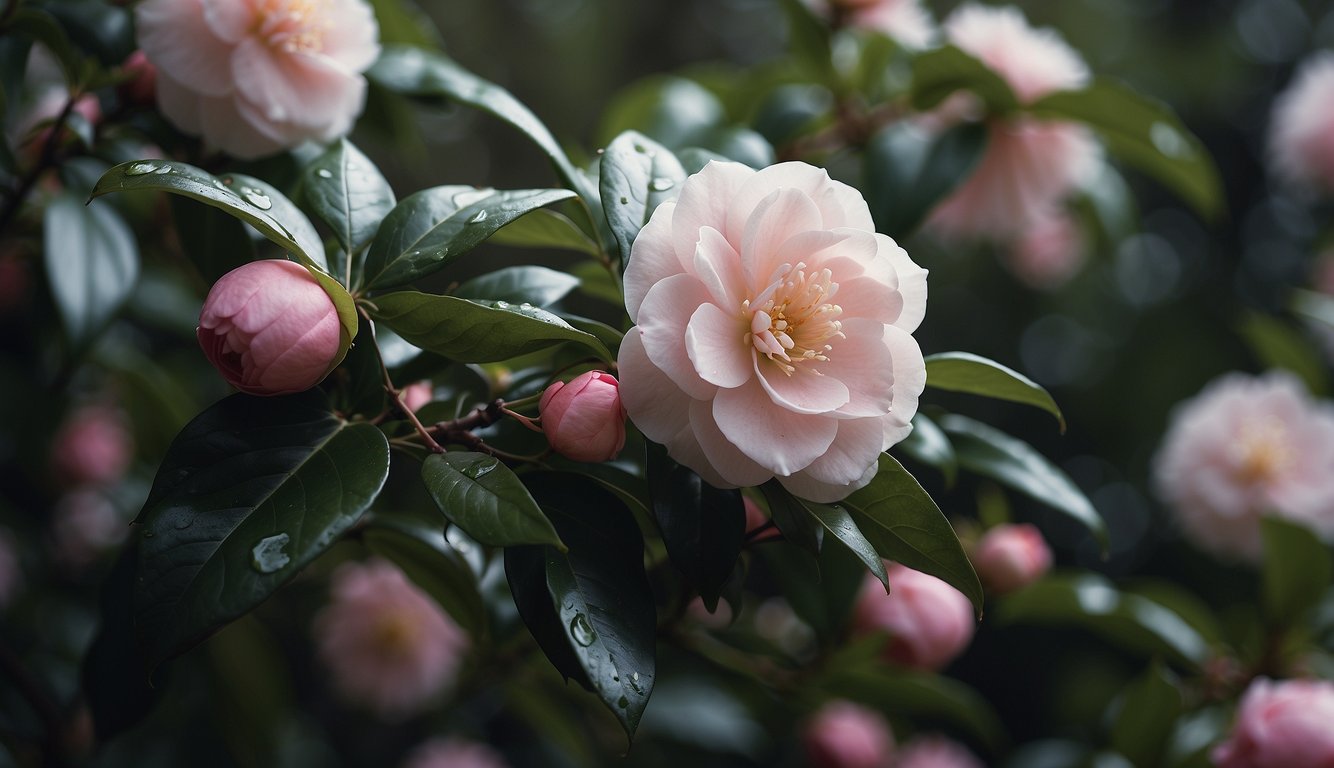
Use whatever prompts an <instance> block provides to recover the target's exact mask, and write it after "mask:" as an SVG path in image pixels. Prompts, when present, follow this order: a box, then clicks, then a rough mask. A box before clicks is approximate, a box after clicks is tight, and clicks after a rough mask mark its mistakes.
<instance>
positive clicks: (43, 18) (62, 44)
mask: <svg viewBox="0 0 1334 768" xmlns="http://www.w3.org/2000/svg"><path fill="white" fill-rule="evenodd" d="M13 7H14V9H15V10H14V13H13V15H12V16H11V17H10V18H7V19H5V20H4V26H5V30H4V32H5V36H9V35H14V36H15V37H26V38H28V39H31V40H35V41H37V42H40V43H41V44H42V46H43V47H44V48H46V50H48V51H50V52H51V53H52V55H54V56H55V59H56V62H57V63H58V64H59V65H60V69H61V72H62V74H63V75H64V76H65V83H66V84H67V85H69V86H71V88H72V87H73V86H75V85H77V84H79V82H80V80H81V79H82V77H83V69H84V67H83V57H82V55H81V54H80V52H79V50H78V49H77V48H76V47H75V46H74V44H73V43H72V42H70V39H69V35H68V34H66V33H65V28H64V27H62V26H61V25H60V22H58V21H56V19H55V17H53V16H52V15H51V14H50V13H48V12H47V11H46V10H44V9H40V8H34V7H33V6H32V5H29V6H28V7H26V8H19V7H17V6H13ZM11 93H17V91H13V92H11Z"/></svg>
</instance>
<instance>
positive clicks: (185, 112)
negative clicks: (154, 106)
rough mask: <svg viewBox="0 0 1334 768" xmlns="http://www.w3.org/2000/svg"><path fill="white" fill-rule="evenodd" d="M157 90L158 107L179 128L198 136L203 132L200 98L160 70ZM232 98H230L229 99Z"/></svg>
mask: <svg viewBox="0 0 1334 768" xmlns="http://www.w3.org/2000/svg"><path fill="white" fill-rule="evenodd" d="M155 89H156V91H157V103H158V107H159V108H161V109H162V114H164V115H166V116H167V119H168V120H170V121H171V122H172V124H173V125H175V126H176V127H177V128H180V129H181V130H182V131H185V132H186V133H190V134H194V135H196V136H198V135H199V133H200V132H201V131H202V130H203V123H201V122H200V118H199V113H200V104H199V100H200V96H199V94H198V93H195V92H194V91H192V90H190V89H189V88H186V87H185V86H184V85H181V84H180V83H178V82H176V81H175V80H173V79H172V78H171V77H170V76H169V75H166V74H163V72H162V71H161V70H158V73H157V80H156V85H155ZM227 98H230V97H227Z"/></svg>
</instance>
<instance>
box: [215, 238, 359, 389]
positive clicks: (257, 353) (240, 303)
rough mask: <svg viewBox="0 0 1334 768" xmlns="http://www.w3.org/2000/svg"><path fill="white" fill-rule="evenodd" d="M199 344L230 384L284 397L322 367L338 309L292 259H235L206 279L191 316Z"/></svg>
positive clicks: (336, 332) (328, 360)
mask: <svg viewBox="0 0 1334 768" xmlns="http://www.w3.org/2000/svg"><path fill="white" fill-rule="evenodd" d="M196 334H197V335H198V336H199V346H201V347H203V348H204V355H205V356H206V357H207V358H208V360H209V362H210V363H213V366H214V367H215V368H217V369H218V372H219V373H221V374H222V377H223V378H224V379H226V380H227V381H228V383H230V384H231V385H232V386H234V387H236V388H237V389H239V390H241V391H242V392H248V393H250V394H252V395H287V394H291V393H293V392H301V391H304V390H307V389H310V388H311V387H313V386H315V385H316V384H318V383H320V380H321V379H323V378H324V376H325V374H327V373H328V372H329V368H330V366H332V365H333V363H334V360H335V358H337V356H338V353H339V351H340V345H341V343H342V342H341V327H340V325H339V322H338V310H336V309H335V308H334V303H333V300H332V299H330V298H329V294H327V293H325V292H324V289H323V288H321V287H320V284H319V283H317V282H315V278H314V277H313V276H312V275H311V274H310V272H309V271H307V270H306V268H305V267H303V266H301V265H300V264H296V263H293V262H290V261H283V260H281V259H270V260H267V261H254V262H251V263H249V264H243V265H241V266H239V267H237V268H236V269H233V270H232V271H231V272H228V273H227V274H225V275H223V276H222V277H221V278H220V279H219V280H218V282H216V283H214V284H213V289H212V290H210V291H209V292H208V297H207V298H206V299H204V309H203V311H202V312H200V313H199V328H198V330H197V331H196Z"/></svg>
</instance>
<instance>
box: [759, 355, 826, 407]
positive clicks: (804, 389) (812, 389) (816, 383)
mask: <svg viewBox="0 0 1334 768" xmlns="http://www.w3.org/2000/svg"><path fill="white" fill-rule="evenodd" d="M754 357H755V362H754V363H753V365H754V366H755V374H756V376H758V377H759V380H760V384H761V385H762V386H763V387H764V391H765V392H766V393H768V395H769V398H770V399H771V400H772V402H773V403H774V405H777V406H779V407H780V408H784V409H786V410H789V411H792V412H793V413H812V414H814V413H829V412H830V411H834V410H837V409H838V408H840V407H841V406H843V405H844V404H846V403H847V402H848V386H847V385H846V384H844V383H843V382H842V381H839V380H838V379H837V378H834V377H833V376H824V375H822V372H820V371H819V369H818V368H817V369H812V368H810V367H809V366H810V363H798V364H797V365H796V368H797V370H796V371H794V372H793V373H791V374H787V373H784V372H783V370H782V369H780V368H779V367H778V366H777V365H776V364H774V363H773V362H772V361H770V360H768V359H767V358H762V357H760V356H759V355H758V354H757V355H755V356H754Z"/></svg>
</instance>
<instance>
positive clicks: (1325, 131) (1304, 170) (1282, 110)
mask: <svg viewBox="0 0 1334 768" xmlns="http://www.w3.org/2000/svg"><path fill="white" fill-rule="evenodd" d="M1269 154H1270V157H1271V158H1272V161H1273V165H1274V169H1275V170H1276V171H1277V172H1278V174H1279V175H1280V176H1282V177H1283V178H1284V179H1285V180H1287V181H1289V182H1291V183H1293V184H1297V185H1307V186H1313V187H1319V188H1321V189H1323V190H1325V191H1327V192H1329V191H1334V51H1320V52H1319V53H1316V54H1315V55H1313V56H1311V57H1310V58H1308V59H1306V60H1305V61H1303V62H1302V63H1301V66H1300V67H1299V68H1298V69H1297V74H1296V76H1295V77H1294V78H1293V80H1292V83H1290V84H1289V85H1288V87H1287V89H1286V90H1284V91H1283V92H1282V93H1280V94H1279V96H1278V98H1277V99H1275V100H1274V111H1273V115H1272V116H1271V117H1270V126H1269Z"/></svg>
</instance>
